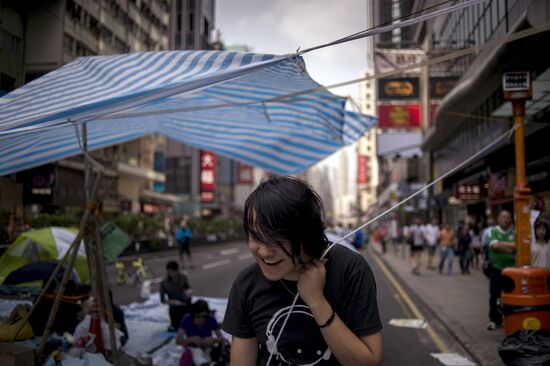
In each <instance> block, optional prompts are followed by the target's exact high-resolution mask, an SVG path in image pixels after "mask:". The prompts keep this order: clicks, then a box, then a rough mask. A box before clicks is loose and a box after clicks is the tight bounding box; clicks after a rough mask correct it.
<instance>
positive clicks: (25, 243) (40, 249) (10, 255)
mask: <svg viewBox="0 0 550 366" xmlns="http://www.w3.org/2000/svg"><path fill="white" fill-rule="evenodd" d="M77 232H78V229H73V228H63V227H54V226H52V227H48V228H44V229H38V230H31V231H27V232H24V233H22V234H20V235H19V236H18V237H17V239H15V241H14V242H13V244H12V245H10V247H9V248H8V249H7V250H6V252H5V253H4V254H3V255H2V257H0V284H1V283H3V282H4V279H5V278H6V276H7V275H9V274H10V273H11V272H13V271H15V270H16V269H18V268H20V267H22V266H24V265H26V264H28V263H31V262H34V261H38V260H56V259H61V258H63V256H64V255H65V253H66V252H67V250H68V249H69V246H70V245H71V244H72V242H73V241H74V238H75V237H76V234H77ZM75 269H76V272H77V273H78V276H79V277H80V280H81V281H82V282H83V283H85V282H87V281H88V279H89V277H90V275H89V273H88V264H87V263H86V254H85V249H84V244H83V243H81V244H80V248H79V251H78V256H77V258H76V263H75Z"/></svg>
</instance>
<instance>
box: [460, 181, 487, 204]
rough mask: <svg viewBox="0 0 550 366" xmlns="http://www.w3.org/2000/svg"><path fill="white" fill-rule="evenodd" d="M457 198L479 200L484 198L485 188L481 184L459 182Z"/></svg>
mask: <svg viewBox="0 0 550 366" xmlns="http://www.w3.org/2000/svg"><path fill="white" fill-rule="evenodd" d="M455 198H457V199H459V200H463V201H477V200H479V199H481V198H483V189H482V187H481V185H480V184H457V185H455Z"/></svg>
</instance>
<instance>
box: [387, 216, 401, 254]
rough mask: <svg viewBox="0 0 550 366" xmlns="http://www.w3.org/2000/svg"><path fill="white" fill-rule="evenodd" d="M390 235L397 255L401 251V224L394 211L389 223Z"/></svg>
mask: <svg viewBox="0 0 550 366" xmlns="http://www.w3.org/2000/svg"><path fill="white" fill-rule="evenodd" d="M388 235H389V240H390V241H391V243H392V247H393V253H394V254H395V255H397V254H398V252H399V224H398V222H397V218H396V217H395V213H392V216H391V219H390V221H389V223H388Z"/></svg>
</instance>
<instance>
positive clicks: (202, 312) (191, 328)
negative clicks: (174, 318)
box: [176, 300, 225, 365]
mask: <svg viewBox="0 0 550 366" xmlns="http://www.w3.org/2000/svg"><path fill="white" fill-rule="evenodd" d="M224 342H225V339H224V338H223V336H222V333H221V330H220V324H219V323H218V321H217V320H216V318H214V317H213V316H212V315H210V309H209V308H208V303H207V302H206V301H204V300H197V301H196V302H195V303H193V304H192V305H191V309H190V312H189V315H186V316H184V317H183V319H182V320H181V324H180V327H179V329H178V335H177V338H176V343H177V344H179V345H182V346H183V347H185V348H186V352H187V350H189V351H190V352H191V354H192V356H193V364H195V365H203V364H209V362H211V359H210V356H209V353H210V350H211V348H212V347H213V346H214V345H217V344H218V345H221V344H223V343H224Z"/></svg>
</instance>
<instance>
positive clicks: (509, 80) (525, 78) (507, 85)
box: [502, 71, 532, 100]
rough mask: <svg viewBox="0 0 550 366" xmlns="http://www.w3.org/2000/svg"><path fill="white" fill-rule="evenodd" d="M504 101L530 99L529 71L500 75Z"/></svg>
mask: <svg viewBox="0 0 550 366" xmlns="http://www.w3.org/2000/svg"><path fill="white" fill-rule="evenodd" d="M502 90H503V91H504V99H506V100H513V99H531V96H532V91H531V75H530V73H529V71H514V72H505V73H504V74H503V75H502Z"/></svg>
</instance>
